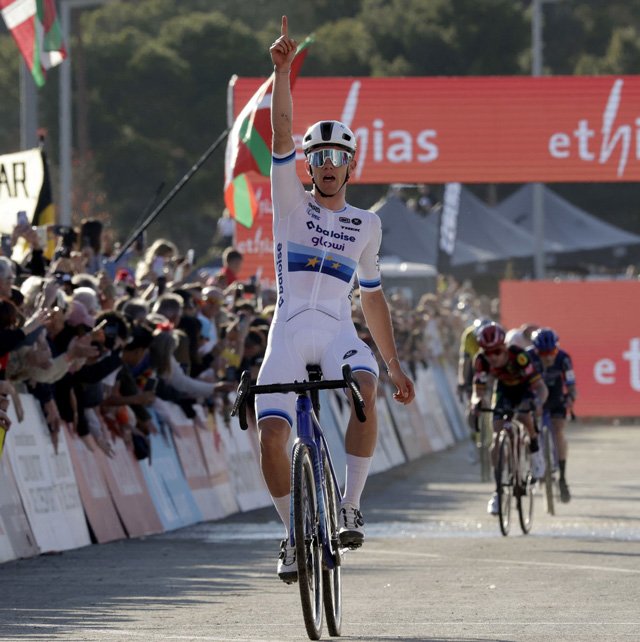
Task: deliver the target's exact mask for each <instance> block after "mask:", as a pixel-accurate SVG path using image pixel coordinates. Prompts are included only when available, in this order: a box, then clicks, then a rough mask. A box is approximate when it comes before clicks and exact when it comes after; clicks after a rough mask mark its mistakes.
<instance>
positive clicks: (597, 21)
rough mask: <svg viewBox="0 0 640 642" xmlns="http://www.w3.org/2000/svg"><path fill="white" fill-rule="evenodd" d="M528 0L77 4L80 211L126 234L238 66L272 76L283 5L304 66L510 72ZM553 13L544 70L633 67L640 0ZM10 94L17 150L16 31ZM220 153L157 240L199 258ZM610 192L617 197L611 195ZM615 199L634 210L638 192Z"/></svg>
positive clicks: (0, 136)
mask: <svg viewBox="0 0 640 642" xmlns="http://www.w3.org/2000/svg"><path fill="white" fill-rule="evenodd" d="M527 4H528V3H526V2H517V1H515V0H350V1H349V2H346V3H337V2H334V1H332V0H314V1H313V2H306V3H301V2H297V1H292V0H269V1H267V0H254V1H252V2H240V1H238V0H181V1H180V2H174V1H173V0H138V1H136V2H114V3H110V4H108V5H105V6H103V7H102V8H99V9H96V10H87V11H84V12H81V13H78V12H74V30H73V31H74V36H73V38H72V43H71V44H72V57H73V73H74V99H75V101H74V111H75V123H74V126H75V131H74V136H75V142H76V151H77V156H76V163H77V171H78V176H80V177H81V180H79V181H77V185H76V190H77V192H78V193H77V194H76V195H75V196H76V200H75V202H76V203H84V206H83V207H81V206H79V205H76V207H77V208H78V209H77V211H78V212H81V213H82V215H87V214H91V213H92V208H93V207H95V205H94V204H95V203H97V202H102V201H103V200H104V199H100V198H92V197H91V196H90V194H88V192H94V193H104V194H105V199H106V202H103V203H102V205H101V207H102V208H103V209H104V211H106V212H108V213H110V215H111V218H112V223H113V226H114V227H115V229H116V232H117V234H118V235H119V236H122V237H124V236H126V235H127V233H128V231H129V230H130V228H131V226H132V225H133V222H134V221H135V220H136V219H137V218H138V216H139V214H140V212H141V211H142V210H143V208H144V206H145V204H146V203H147V202H148V201H149V199H150V197H151V196H152V195H153V193H154V192H155V190H156V188H157V186H158V185H159V184H160V183H161V182H162V181H165V182H166V183H167V185H172V184H173V183H174V182H175V181H177V180H178V179H179V178H180V177H181V176H182V175H183V174H184V172H185V171H187V169H188V168H189V167H190V166H191V165H192V164H193V162H194V161H195V160H196V159H197V158H198V157H199V155H200V154H201V153H202V152H203V151H204V149H206V147H207V146H208V145H209V144H210V142H212V141H213V140H214V139H215V138H216V137H217V136H218V135H219V134H220V132H221V131H222V130H223V129H224V128H225V127H226V124H227V84H228V81H229V79H230V78H231V76H232V75H233V74H238V75H240V76H266V75H267V74H268V73H269V72H270V70H271V69H270V63H269V58H268V55H267V49H268V46H269V44H270V43H271V42H272V41H273V40H274V38H275V37H276V36H277V34H278V32H279V31H278V30H279V20H280V15H281V14H282V13H287V15H288V16H289V18H290V25H291V29H292V32H293V35H294V36H296V37H298V38H299V39H302V38H303V37H304V36H306V35H308V34H309V33H311V32H315V44H314V45H313V47H312V48H311V50H310V53H309V57H308V59H307V61H306V63H305V67H304V71H303V73H304V75H307V76H309V75H364V76H366V75H374V76H384V75H510V74H529V73H530V59H531V58H530V46H531V42H530V15H529V8H528V7H527V6H526V5H527ZM544 16H545V28H544V41H545V69H546V71H547V73H552V74H574V73H578V74H602V73H613V74H623V73H636V72H637V70H638V69H639V68H640V39H639V37H638V33H639V30H640V6H638V3H635V2H634V3H629V2H628V1H624V2H623V1H622V0H612V1H610V2H606V3H603V2H600V1H599V0H589V1H586V0H581V1H578V0H565V1H564V2H558V3H553V4H551V3H549V4H545V7H544ZM57 75H58V71H57V70H52V71H51V72H50V73H49V80H48V82H47V86H46V87H45V88H44V90H43V91H42V92H41V94H40V96H41V101H40V102H41V105H40V120H41V123H42V125H43V126H44V127H45V128H46V129H47V130H48V132H49V141H48V146H49V148H50V151H51V154H50V157H51V160H52V162H53V165H54V174H55V164H56V162H57V135H58V106H57V101H58V97H57ZM0 94H1V95H2V97H3V99H2V101H0V151H1V152H10V151H15V150H16V149H17V148H18V141H19V82H18V54H17V50H16V48H15V45H14V44H13V41H12V40H11V38H10V36H9V35H8V34H7V33H6V31H5V32H3V33H2V34H0ZM223 157H224V154H223V150H220V152H217V153H216V154H215V155H214V156H213V157H212V158H211V159H210V160H209V161H208V162H207V164H206V165H205V166H204V168H203V169H202V170H201V171H200V173H199V174H198V175H197V176H196V177H195V178H194V179H193V181H191V183H190V184H189V185H188V186H187V188H186V189H185V190H184V191H183V192H182V193H181V194H180V195H179V196H178V197H177V198H176V199H175V200H174V201H173V202H172V204H171V205H170V206H169V207H168V208H167V210H166V211H165V213H164V214H163V215H162V216H161V217H160V219H159V221H158V222H157V223H156V224H154V226H153V228H152V229H151V236H152V237H154V236H157V235H160V234H169V235H171V237H172V238H173V239H174V240H175V241H176V242H177V243H178V244H179V245H180V247H181V248H182V249H186V248H187V247H191V246H195V248H196V249H197V250H198V254H200V255H201V254H202V253H203V252H204V251H205V250H206V249H207V247H208V246H209V244H210V240H211V237H212V235H213V233H214V230H215V225H214V221H215V218H217V216H218V215H219V214H220V212H221V211H222V208H223V200H222V187H223V172H224V170H223V165H224V162H223ZM82 170H84V171H82ZM374 189H375V188H366V189H365V188H363V189H361V190H357V191H355V192H353V194H354V196H355V197H356V198H361V199H362V202H359V203H358V202H356V204H359V205H365V206H366V205H370V204H371V202H372V198H371V194H372V190H374ZM565 189H569V190H570V189H571V188H570V186H567V187H566V188H565ZM596 189H598V187H597V186H593V190H596ZM54 190H57V185H54ZM602 190H605V191H606V188H604V187H602V186H600V191H601V192H602ZM564 193H567V192H566V191H565V192H564ZM602 193H603V192H602ZM621 193H625V190H621ZM359 195H360V196H359ZM625 198H626V197H625ZM597 200H598V199H597V198H596V199H595V202H597ZM603 201H606V202H607V203H608V205H609V208H610V206H611V197H607V198H606V199H603ZM592 202H593V201H592ZM618 205H619V206H623V208H624V207H627V209H628V210H629V211H630V210H631V205H630V204H629V205H625V203H622V204H620V203H619V204H618ZM634 205H635V204H634ZM618 209H619V208H618ZM603 213H604V212H603ZM638 224H639V225H640V221H639V222H638Z"/></svg>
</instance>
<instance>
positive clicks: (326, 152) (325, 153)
mask: <svg viewBox="0 0 640 642" xmlns="http://www.w3.org/2000/svg"><path fill="white" fill-rule="evenodd" d="M352 158H353V155H352V154H350V153H349V152H346V151H344V150H343V149H319V150H317V151H315V152H311V153H310V154H309V155H308V156H307V160H308V161H309V165H311V167H322V166H323V165H324V163H325V161H326V160H327V159H329V160H330V161H331V164H332V165H333V166H334V167H342V166H343V165H348V164H349V163H350V162H351V159H352Z"/></svg>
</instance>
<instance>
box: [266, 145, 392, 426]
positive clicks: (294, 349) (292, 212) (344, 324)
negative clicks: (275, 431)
mask: <svg viewBox="0 0 640 642" xmlns="http://www.w3.org/2000/svg"><path fill="white" fill-rule="evenodd" d="M271 191H272V194H271V195H272V200H273V237H274V259H275V266H276V279H277V283H278V302H277V306H276V313H275V315H274V319H273V323H272V324H271V328H270V330H269V341H268V345H267V351H266V354H265V357H264V360H263V363H262V366H261V368H260V373H259V374H258V384H260V385H263V384H269V383H282V382H284V381H287V382H289V381H294V380H297V381H303V380H304V379H306V378H307V376H308V375H307V372H306V366H307V365H308V364H319V365H320V366H321V367H322V371H323V374H324V377H325V379H340V378H341V377H342V372H341V366H342V364H343V363H348V364H349V365H350V366H351V369H352V371H353V372H358V371H360V372H362V371H364V372H369V373H370V374H371V375H373V376H374V377H377V376H378V364H377V362H376V359H375V357H374V355H373V353H372V352H371V350H370V348H369V347H368V346H367V345H366V344H365V343H364V342H363V341H362V340H361V339H360V338H359V337H358V335H357V333H356V330H355V327H354V325H353V322H352V320H351V294H352V292H353V287H354V281H355V277H356V273H357V276H358V282H359V285H360V289H361V290H363V291H370V292H371V291H374V290H378V289H380V287H381V283H380V269H379V266H378V250H379V248H380V240H381V237H382V226H381V224H380V219H379V218H378V216H377V215H376V214H374V213H373V212H369V211H367V210H361V209H358V208H356V207H352V206H351V205H347V206H346V207H344V208H343V209H342V210H340V211H338V212H334V211H332V210H328V209H325V208H323V207H321V206H320V205H318V203H316V200H315V198H314V197H313V195H312V194H311V193H310V192H307V191H305V189H304V187H303V185H302V183H301V182H300V179H299V178H298V175H297V174H296V168H295V151H292V152H291V153H289V154H284V155H281V156H279V155H274V156H273V162H272V167H271ZM295 401H296V398H295V395H293V394H260V395H257V396H256V416H257V417H258V421H260V420H262V419H265V418H267V417H278V418H281V419H284V420H285V421H287V422H288V423H289V425H291V426H293V424H294V418H295Z"/></svg>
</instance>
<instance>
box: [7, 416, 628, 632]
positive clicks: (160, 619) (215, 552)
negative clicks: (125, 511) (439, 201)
mask: <svg viewBox="0 0 640 642" xmlns="http://www.w3.org/2000/svg"><path fill="white" fill-rule="evenodd" d="M569 440H570V448H571V450H570V460H569V465H568V479H569V481H570V485H571V490H572V493H573V495H574V498H573V500H572V501H571V503H570V504H566V505H565V504H558V506H557V513H558V514H557V515H556V516H555V517H550V516H547V515H546V514H545V513H544V501H543V500H542V498H540V499H539V500H538V501H537V505H536V515H535V521H534V525H533V531H532V533H531V535H528V536H523V535H521V534H520V532H519V526H518V524H517V522H516V523H515V524H514V525H513V526H512V534H511V535H509V537H506V538H505V537H502V536H501V535H500V534H499V530H498V524H497V521H496V518H495V517H491V516H489V515H487V514H486V512H485V510H486V503H487V499H488V497H489V495H490V492H491V486H490V485H488V484H481V483H480V482H479V481H478V480H479V472H478V467H477V466H471V465H470V464H469V463H468V462H467V448H466V444H459V445H458V446H456V447H455V448H453V449H451V450H449V451H447V452H445V453H440V454H437V455H431V456H427V457H425V458H423V459H420V460H418V461H416V462H413V463H411V464H409V465H407V466H404V467H402V468H399V469H396V470H394V471H390V472H387V473H383V474H381V475H377V476H375V477H372V478H371V480H370V482H369V484H368V487H367V490H366V495H365V497H364V501H363V510H364V513H365V518H366V520H367V528H368V530H367V541H366V544H365V546H364V547H363V548H362V549H361V550H360V551H357V552H354V553H350V554H349V555H348V558H347V560H346V563H345V567H344V593H345V596H344V623H343V639H345V640H376V641H380V642H383V641H387V640H411V641H415V640H447V641H449V640H464V641H468V642H475V641H478V640H500V641H505V642H506V641H523V642H524V641H531V642H533V641H536V642H537V641H539V640H575V641H576V642H578V641H579V642H584V641H590V640H593V641H596V640H597V641H598V642H603V641H609V640H611V641H613V640H616V641H618V640H628V641H632V640H633V641H635V640H639V639H640V606H639V602H638V600H639V597H640V509H639V507H640V465H639V463H638V454H639V453H640V426H606V425H589V426H587V425H580V424H579V423H578V424H572V425H571V427H570V430H569ZM274 515H275V513H274V512H272V510H266V509H265V510H260V511H254V512H251V513H247V514H243V515H237V516H234V517H232V518H229V519H226V520H224V521H221V522H215V523H214V522H212V523H207V524H200V525H197V526H195V527H191V528H187V529H182V530H180V531H176V532H173V533H168V534H164V535H159V536H154V537H149V538H146V539H139V540H132V541H123V542H116V543H112V544H107V545H102V546H90V547H86V548H84V549H79V550H75V551H70V552H66V553H64V554H62V555H48V556H41V557H38V558H34V559H28V560H20V561H16V562H9V563H6V564H4V565H2V567H0V589H1V594H2V606H1V607H0V639H2V640H25V641H26V640H47V641H49V640H85V641H93V640H101V641H116V640H133V641H135V640H141V641H142V640H144V641H145V642H146V641H154V642H155V641H158V642H159V641H171V640H203V641H204V640H211V641H214V640H215V641H222V640H251V641H256V640H274V641H276V640H277V641H281V640H304V639H306V635H305V631H304V625H303V622H302V615H301V612H300V605H299V598H298V590H297V587H296V586H286V585H284V584H282V583H281V582H279V581H278V580H277V578H276V576H275V563H276V554H277V540H278V539H279V538H280V536H281V534H280V527H279V526H278V525H277V523H276V521H275V519H274ZM325 635H326V627H325ZM327 637H328V636H327Z"/></svg>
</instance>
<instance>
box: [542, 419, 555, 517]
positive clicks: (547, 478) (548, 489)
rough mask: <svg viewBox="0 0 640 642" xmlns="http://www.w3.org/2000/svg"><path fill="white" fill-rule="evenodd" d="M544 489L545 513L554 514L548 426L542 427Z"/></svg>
mask: <svg viewBox="0 0 640 642" xmlns="http://www.w3.org/2000/svg"><path fill="white" fill-rule="evenodd" d="M543 430H544V463H545V471H544V489H545V496H546V500H547V513H548V514H549V515H555V514H556V509H555V503H554V500H553V456H552V455H553V450H552V449H553V443H552V435H551V428H550V426H548V425H547V426H545V427H544V429H543Z"/></svg>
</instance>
